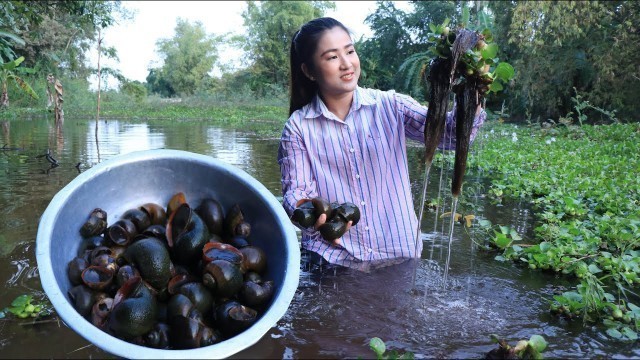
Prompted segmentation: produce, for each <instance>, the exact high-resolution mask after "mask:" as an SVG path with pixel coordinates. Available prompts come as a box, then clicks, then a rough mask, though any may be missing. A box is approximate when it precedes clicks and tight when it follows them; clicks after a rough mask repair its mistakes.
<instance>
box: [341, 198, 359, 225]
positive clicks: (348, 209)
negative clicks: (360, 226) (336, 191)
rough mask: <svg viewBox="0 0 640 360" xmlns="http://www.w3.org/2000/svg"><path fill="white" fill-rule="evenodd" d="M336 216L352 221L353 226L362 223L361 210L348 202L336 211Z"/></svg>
mask: <svg viewBox="0 0 640 360" xmlns="http://www.w3.org/2000/svg"><path fill="white" fill-rule="evenodd" d="M336 216H340V217H342V219H344V221H346V222H349V221H352V223H351V226H355V225H356V224H357V223H358V221H360V209H359V208H358V207H357V206H356V205H355V204H353V203H350V202H346V203H343V204H341V205H340V206H339V207H338V208H337V209H336Z"/></svg>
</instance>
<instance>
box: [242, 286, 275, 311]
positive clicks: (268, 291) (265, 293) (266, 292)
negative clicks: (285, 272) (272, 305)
mask: <svg viewBox="0 0 640 360" xmlns="http://www.w3.org/2000/svg"><path fill="white" fill-rule="evenodd" d="M272 295H273V281H271V280H269V281H265V282H263V283H257V282H253V281H245V282H244V284H243V285H242V288H241V289H240V294H239V297H240V301H242V303H243V304H245V305H247V306H258V305H262V304H264V303H266V302H267V301H269V300H270V299H271V296H272Z"/></svg>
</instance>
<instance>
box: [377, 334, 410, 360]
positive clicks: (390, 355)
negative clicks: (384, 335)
mask: <svg viewBox="0 0 640 360" xmlns="http://www.w3.org/2000/svg"><path fill="white" fill-rule="evenodd" d="M369 347H370V348H371V350H373V352H374V353H376V359H378V360H382V359H385V360H387V359H388V360H397V359H398V360H401V359H407V360H408V359H413V358H414V356H413V353H412V352H405V353H402V354H401V353H398V352H397V351H396V350H391V351H387V346H386V344H385V343H384V341H382V339H380V338H379V337H374V338H372V339H371V341H369Z"/></svg>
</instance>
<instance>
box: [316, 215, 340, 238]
mask: <svg viewBox="0 0 640 360" xmlns="http://www.w3.org/2000/svg"><path fill="white" fill-rule="evenodd" d="M318 230H320V235H322V237H323V238H324V239H325V240H327V241H333V240H335V239H339V238H340V237H341V236H342V235H343V234H344V232H345V231H346V230H347V222H346V221H344V220H343V219H341V218H340V217H339V216H335V217H333V218H331V219H329V220H328V221H327V222H325V223H324V224H322V225H321V226H320V228H319V229H318Z"/></svg>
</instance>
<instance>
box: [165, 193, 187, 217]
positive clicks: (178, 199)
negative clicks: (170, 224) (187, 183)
mask: <svg viewBox="0 0 640 360" xmlns="http://www.w3.org/2000/svg"><path fill="white" fill-rule="evenodd" d="M186 203H187V198H186V197H185V196H184V193H182V192H179V193H177V194H175V195H173V196H172V197H171V199H169V203H168V204H167V218H170V217H171V214H173V212H174V211H175V210H176V209H177V208H178V207H179V206H180V205H182V204H186Z"/></svg>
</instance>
